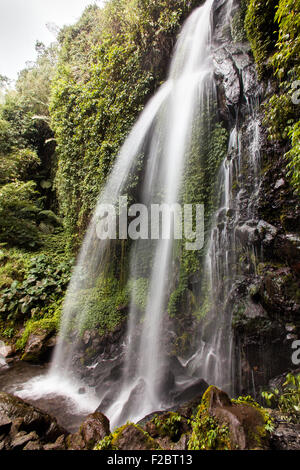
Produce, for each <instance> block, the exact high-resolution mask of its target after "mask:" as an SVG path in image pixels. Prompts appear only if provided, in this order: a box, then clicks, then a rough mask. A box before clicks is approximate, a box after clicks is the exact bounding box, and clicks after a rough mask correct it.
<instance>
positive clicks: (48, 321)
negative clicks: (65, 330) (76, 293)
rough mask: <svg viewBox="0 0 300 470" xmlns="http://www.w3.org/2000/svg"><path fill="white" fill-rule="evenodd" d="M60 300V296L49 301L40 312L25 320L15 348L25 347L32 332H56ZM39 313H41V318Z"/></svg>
mask: <svg viewBox="0 0 300 470" xmlns="http://www.w3.org/2000/svg"><path fill="white" fill-rule="evenodd" d="M62 302H63V298H62V297H61V298H59V300H57V301H55V302H51V304H50V305H48V306H46V307H45V308H44V310H43V312H42V313H41V312H39V313H35V314H34V315H33V318H32V319H30V320H28V321H27V322H26V324H25V329H24V331H23V333H22V336H21V338H19V339H18V340H17V342H16V349H17V350H23V349H24V348H25V346H26V343H27V341H28V338H29V336H30V335H31V334H33V333H38V332H45V331H46V332H48V333H49V334H50V333H55V332H58V330H59V324H60V317H61V312H62ZM41 315H43V316H42V318H41Z"/></svg>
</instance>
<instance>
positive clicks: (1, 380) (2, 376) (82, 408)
mask: <svg viewBox="0 0 300 470" xmlns="http://www.w3.org/2000/svg"><path fill="white" fill-rule="evenodd" d="M48 370H49V364H46V365H32V364H29V363H26V362H22V361H19V362H16V363H15V364H13V365H12V366H10V367H9V368H7V369H0V391H1V392H6V393H11V394H13V395H15V396H17V397H19V398H22V399H23V400H25V401H26V402H27V403H30V404H31V405H33V406H35V407H37V408H39V409H40V410H42V411H44V412H45V413H49V414H50V415H51V416H54V417H55V418H56V419H57V421H58V423H59V424H60V425H61V426H62V427H63V428H65V429H66V430H67V431H69V432H71V433H74V432H76V431H78V428H79V426H80V425H81V423H82V422H83V421H84V419H85V418H86V416H88V415H89V414H90V413H93V412H94V411H95V410H96V408H97V406H98V405H99V401H98V400H96V399H95V397H93V396H92V394H91V393H89V391H88V390H86V389H82V388H80V386H79V387H78V388H77V387H76V384H74V383H72V385H71V384H68V383H67V382H62V380H61V378H60V379H59V381H58V380H57V381H55V378H54V377H53V376H52V377H51V378H50V376H49V375H48V374H47V373H48ZM60 390H61V394H60V393H59V391H60Z"/></svg>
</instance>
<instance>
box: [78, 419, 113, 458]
mask: <svg viewBox="0 0 300 470" xmlns="http://www.w3.org/2000/svg"><path fill="white" fill-rule="evenodd" d="M79 432H80V434H81V436H82V438H83V440H84V442H85V444H86V446H87V448H89V449H92V448H93V447H94V445H95V444H96V443H97V442H98V441H101V440H102V439H104V438H105V437H106V436H108V435H109V434H110V430H109V420H108V419H107V417H106V416H104V414H102V413H99V412H95V413H93V414H90V415H89V416H88V417H87V418H86V419H85V421H84V422H83V423H82V425H81V427H80V430H79Z"/></svg>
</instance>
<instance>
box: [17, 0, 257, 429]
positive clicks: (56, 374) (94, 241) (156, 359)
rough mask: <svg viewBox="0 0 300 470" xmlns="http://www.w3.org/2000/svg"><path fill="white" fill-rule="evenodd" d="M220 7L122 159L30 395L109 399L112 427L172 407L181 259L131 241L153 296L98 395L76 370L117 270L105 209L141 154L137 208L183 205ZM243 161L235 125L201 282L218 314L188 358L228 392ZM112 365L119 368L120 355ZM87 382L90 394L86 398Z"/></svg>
mask: <svg viewBox="0 0 300 470" xmlns="http://www.w3.org/2000/svg"><path fill="white" fill-rule="evenodd" d="M213 3H214V2H213V0H207V1H206V2H205V4H204V5H202V6H201V7H199V8H197V9H196V10H195V11H194V12H193V13H192V14H191V16H190V17H189V18H188V20H187V21H186V23H185V25H184V27H183V29H182V32H181V34H180V36H179V39H178V42H177V46H176V49H175V53H174V57H173V60H172V64H171V67H170V72H169V76H168V79H167V81H166V83H165V84H164V85H163V86H161V88H160V89H159V90H158V92H157V93H156V95H155V96H154V97H153V98H152V99H151V100H150V101H149V103H148V104H147V106H146V107H145V109H144V111H143V112H142V113H141V115H140V117H139V119H138V121H137V123H136V124H135V126H134V127H133V129H132V131H131V133H130V135H129V136H128V138H127V140H126V142H125V144H124V145H123V147H122V149H121V151H120V154H119V156H118V157H117V159H116V163H115V165H114V168H113V170H112V173H111V175H110V177H109V178H108V181H107V184H106V186H105V188H104V190H103V191H102V193H101V195H100V197H99V201H98V205H97V208H96V210H95V213H94V216H93V219H92V221H91V223H90V226H89V229H88V232H87V235H86V237H85V240H84V243H83V246H82V248H81V252H80V255H79V258H78V262H77V265H76V267H75V269H74V273H73V276H72V280H71V283H70V286H69V289H68V292H67V296H66V300H65V304H64V312H63V317H62V322H61V330H60V339H59V343H58V345H57V347H56V350H55V354H54V358H53V362H52V366H51V370H50V373H49V374H48V376H47V377H45V378H44V379H42V380H41V379H37V380H35V381H33V382H31V383H30V384H29V385H28V386H27V388H26V390H25V391H24V393H23V397H26V395H27V396H31V398H33V397H34V396H39V395H40V394H43V395H46V394H47V393H48V394H51V393H52V394H53V393H54V394H55V393H56V394H61V395H65V396H66V395H67V396H68V397H70V398H71V399H72V400H73V401H74V402H76V404H77V406H78V407H79V408H80V409H82V410H84V411H94V410H95V408H97V406H98V405H99V402H100V401H102V400H104V399H106V398H107V397H110V399H111V400H110V402H109V405H108V406H107V407H106V409H105V410H104V411H105V414H106V415H107V416H108V417H109V418H110V419H111V421H112V426H115V425H117V424H120V423H123V422H126V420H128V419H131V420H136V419H138V418H141V417H143V416H145V415H146V414H147V413H150V412H152V411H155V410H159V409H160V408H163V407H164V406H166V404H168V403H166V401H164V396H163V390H162V388H161V381H162V378H163V377H164V376H165V374H166V370H167V367H168V363H167V359H166V356H167V355H166V351H165V350H164V347H165V344H164V343H165V342H164V335H165V334H166V327H165V325H164V313H165V312H166V306H167V301H168V296H169V294H170V292H169V287H170V286H169V284H170V278H171V276H172V267H173V262H174V257H173V248H174V241H172V239H171V238H170V237H169V239H166V240H165V239H158V240H150V241H148V240H136V241H133V242H132V243H131V256H130V274H129V279H130V282H133V283H134V282H135V281H136V280H137V279H139V278H141V277H142V278H144V279H147V291H148V295H147V299H146V305H145V308H144V314H143V316H142V317H141V312H140V311H139V309H138V308H137V307H136V302H135V298H134V297H135V294H134V292H132V293H131V302H130V309H129V310H130V311H129V317H128V331H127V338H126V341H125V344H124V345H123V354H124V364H125V365H124V372H123V375H122V377H121V378H119V379H118V380H117V381H116V384H115V385H114V387H113V388H111V389H110V388H109V389H107V386H106V385H105V384H103V386H102V385H101V383H100V384H99V386H98V391H97V394H95V392H94V389H93V387H89V386H88V383H89V382H88V381H86V380H85V379H84V378H82V377H80V374H78V373H77V372H78V371H77V369H76V367H74V363H75V362H76V361H77V360H78V349H79V346H78V345H79V344H80V341H81V337H80V334H79V335H78V334H76V332H79V333H80V332H82V331H83V330H84V327H85V325H86V319H88V318H89V315H90V304H89V301H88V300H89V296H88V294H87V292H88V291H91V290H93V288H97V285H98V284H97V283H98V282H99V279H101V276H102V275H103V274H105V273H106V272H107V271H108V270H109V266H110V264H111V259H110V257H111V253H112V250H113V247H114V243H115V242H114V241H112V240H108V239H107V240H99V238H98V235H97V233H98V231H97V226H98V224H99V217H100V212H101V211H100V209H101V206H103V204H111V205H113V206H116V205H117V203H118V201H119V198H120V196H127V186H128V182H129V180H130V176H131V175H134V174H137V173H138V171H139V164H140V159H141V155H142V156H144V160H143V166H144V174H143V177H142V184H141V188H140V200H139V202H140V203H143V204H145V205H146V206H147V207H150V206H151V204H168V205H172V204H175V203H178V202H181V200H180V191H181V188H182V175H183V173H184V168H185V166H186V164H187V157H188V154H189V151H190V149H191V145H192V129H193V128H194V127H195V125H197V116H199V113H200V114H201V113H202V112H204V111H207V112H209V111H210V109H211V103H212V102H213V101H214V99H215V93H216V92H215V83H214V78H213V66H212V60H211V47H212V44H211V11H212V6H213ZM232 5H233V1H229V2H228V5H227V9H226V19H225V20H226V21H229V19H230V13H231V8H232ZM195 123H196V124H195ZM252 125H253V132H252V135H253V136H254V137H253V138H252V140H251V146H250V149H251V151H250V153H251V158H252V160H253V161H252V163H253V166H254V173H255V175H256V176H255V178H256V180H255V186H256V187H257V184H258V174H259V171H258V170H259V168H258V164H259V163H258V162H259V155H258V153H257V150H258V143H259V120H257V124H255V122H254V123H253V124H252ZM241 154H242V152H241V143H240V129H239V128H238V126H235V127H234V128H233V130H232V131H231V134H230V139H229V145H228V156H227V158H226V159H225V160H224V162H223V163H222V165H221V168H220V174H219V178H218V188H221V191H220V189H218V190H217V193H218V194H219V209H218V210H217V212H216V213H215V216H214V217H213V223H212V230H211V237H210V241H209V246H208V250H207V255H206V258H205V269H204V270H203V271H204V274H203V280H202V284H203V286H204V287H205V289H206V291H207V292H206V293H205V296H206V297H207V296H208V297H209V302H210V306H211V307H210V314H209V315H208V317H209V318H208V320H207V322H206V324H204V325H203V328H202V329H201V331H200V332H199V335H198V339H197V344H198V345H199V347H198V348H197V350H196V352H194V353H193V354H192V356H191V357H190V359H188V360H186V362H185V363H183V361H182V364H183V365H184V366H185V368H186V371H187V375H188V377H190V378H191V377H193V376H194V377H203V378H204V379H206V380H207V381H208V382H210V383H215V384H216V385H218V386H220V387H223V388H224V389H225V390H228V391H230V390H231V383H232V361H231V359H232V347H233V344H232V333H231V312H229V311H227V310H226V301H227V298H228V295H229V292H230V288H231V281H232V280H233V279H234V277H235V275H236V265H237V262H236V261H237V260H236V249H235V248H236V235H235V231H236V227H237V226H238V224H239V223H240V210H239V197H237V198H235V197H234V195H233V190H232V185H233V179H234V177H235V176H236V174H238V173H239V172H240V168H241V166H242V163H243V162H241ZM255 165H256V166H255ZM204 287H203V289H204ZM78 305H80V307H78ZM79 352H80V351H79ZM110 361H111V363H112V364H113V363H114V358H111V359H110ZM89 367H90V369H91V371H90V372H91V373H92V372H93V371H92V369H93V368H99V367H100V369H101V367H102V363H101V361H100V363H98V362H96V363H95V364H92V365H90V366H89ZM103 367H104V364H103ZM100 382H101V381H100ZM82 385H84V388H85V394H84V395H79V394H78V390H79V388H80V387H82ZM101 387H102V388H101ZM20 395H21V394H20ZM169 404H170V403H169Z"/></svg>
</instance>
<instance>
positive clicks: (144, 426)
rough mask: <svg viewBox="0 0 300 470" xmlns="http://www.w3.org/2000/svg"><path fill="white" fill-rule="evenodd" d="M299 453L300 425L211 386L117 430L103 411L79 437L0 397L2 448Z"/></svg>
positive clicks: (30, 408) (21, 403) (17, 402)
mask: <svg viewBox="0 0 300 470" xmlns="http://www.w3.org/2000/svg"><path fill="white" fill-rule="evenodd" d="M91 449H96V450H100V451H101V450H155V449H160V450H202V449H206V450H210V449H219V450H223V449H226V450H237V449H238V450H246V449H253V450H254V449H255V450H300V424H298V425H296V424H292V423H290V422H288V421H287V420H286V418H284V417H283V416H282V415H280V414H279V412H276V411H274V410H266V409H263V408H261V407H260V406H259V405H257V404H256V403H255V402H254V401H253V400H250V399H249V398H245V399H243V400H241V399H239V400H231V399H230V398H229V397H228V395H227V394H226V393H224V392H222V391H221V390H219V389H217V388H216V387H209V388H208V389H207V390H206V391H205V393H204V394H200V395H198V396H196V397H194V398H193V400H190V401H189V402H187V403H184V404H182V405H181V406H178V407H177V408H173V409H172V410H167V411H165V412H157V413H152V414H151V415H149V416H147V417H145V418H144V419H142V420H141V421H139V422H138V423H137V424H135V423H127V424H125V425H124V426H122V427H120V428H118V429H116V430H113V432H112V430H111V429H110V423H109V420H108V418H107V417H106V416H105V415H104V414H102V413H101V412H100V411H96V412H95V413H93V414H90V415H89V416H88V417H87V418H86V419H85V420H84V422H83V423H82V424H81V425H80V427H79V429H78V431H77V432H75V433H69V432H68V431H66V430H65V429H64V428H63V427H61V426H60V425H59V424H58V423H57V420H56V419H55V418H53V417H51V416H50V415H49V414H47V413H45V412H43V411H42V410H40V409H38V408H36V407H34V406H32V405H30V404H28V403H26V402H25V401H23V400H21V399H19V398H17V397H15V396H13V395H10V394H7V393H0V450H32V451H38V450H91Z"/></svg>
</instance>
